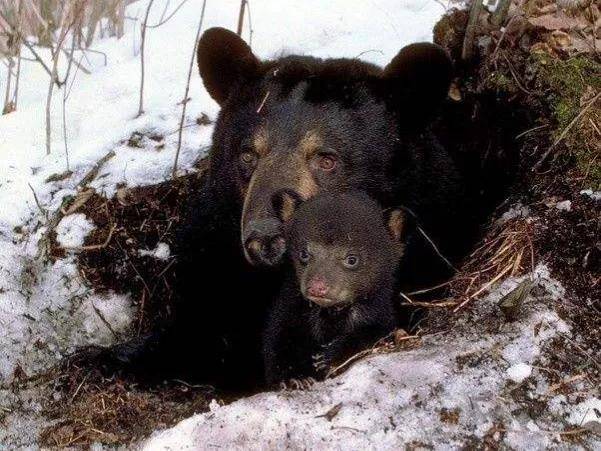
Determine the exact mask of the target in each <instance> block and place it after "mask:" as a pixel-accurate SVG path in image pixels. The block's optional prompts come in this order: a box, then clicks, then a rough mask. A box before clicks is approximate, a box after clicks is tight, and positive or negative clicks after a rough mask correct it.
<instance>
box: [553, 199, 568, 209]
mask: <svg viewBox="0 0 601 451" xmlns="http://www.w3.org/2000/svg"><path fill="white" fill-rule="evenodd" d="M555 208H557V209H558V210H561V211H570V210H571V209H572V201H571V200H562V201H561V202H557V203H556V204H555Z"/></svg>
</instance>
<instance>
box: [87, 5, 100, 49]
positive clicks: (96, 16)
mask: <svg viewBox="0 0 601 451" xmlns="http://www.w3.org/2000/svg"><path fill="white" fill-rule="evenodd" d="M91 4H92V11H91V12H90V17H89V19H88V29H87V32H86V39H85V45H86V48H87V47H89V46H91V45H92V41H94V36H96V27H98V23H99V22H100V20H101V19H102V12H103V9H104V1H102V0H92V2H91Z"/></svg>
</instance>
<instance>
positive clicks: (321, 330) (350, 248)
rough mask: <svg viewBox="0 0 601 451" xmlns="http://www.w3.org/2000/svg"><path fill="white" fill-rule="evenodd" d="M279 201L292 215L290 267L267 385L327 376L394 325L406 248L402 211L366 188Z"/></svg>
mask: <svg viewBox="0 0 601 451" xmlns="http://www.w3.org/2000/svg"><path fill="white" fill-rule="evenodd" d="M274 203H275V202H274ZM286 204H288V205H286ZM277 208H279V209H283V210H284V214H283V215H284V216H286V211H287V214H288V215H289V216H291V219H290V220H289V221H288V225H287V231H286V234H287V241H288V243H289V248H288V253H289V260H290V264H291V268H290V271H289V275H288V278H287V280H286V282H285V283H284V285H283V288H282V290H281V292H280V295H279V296H278V298H277V300H276V301H275V305H274V307H273V309H272V310H271V312H270V314H269V316H268V320H267V325H266V328H265V333H264V342H263V343H264V347H263V356H264V364H265V379H266V383H267V384H268V385H273V384H275V383H277V382H280V381H285V380H288V379H291V378H298V377H307V376H323V375H325V373H326V372H327V370H328V369H329V368H330V367H331V366H332V365H335V364H337V363H341V362H342V361H343V360H344V359H346V358H348V357H350V356H351V355H353V354H355V353H356V352H358V351H360V350H361V349H363V348H365V347H367V346H370V345H372V344H374V343H375V342H376V341H377V340H378V339H380V338H382V337H383V336H385V335H387V334H388V333H389V332H391V331H392V330H393V329H394V327H395V323H396V318H395V306H394V302H395V301H394V299H395V297H396V296H395V294H396V285H397V283H396V271H397V268H398V265H399V262H400V259H401V257H402V255H403V244H402V242H401V236H402V234H403V225H404V215H403V213H402V211H401V210H393V211H390V212H388V213H383V212H382V209H381V208H380V206H379V205H378V204H376V202H375V201H373V200H372V199H371V198H369V197H368V196H367V195H366V194H363V193H360V192H352V193H338V194H323V195H319V196H317V197H315V198H313V199H311V200H309V201H307V202H305V203H303V204H301V205H300V207H298V209H297V210H296V211H294V206H293V205H291V200H290V199H289V201H288V202H278V206H277ZM385 215H386V216H387V218H386V219H385V218H384V216H385Z"/></svg>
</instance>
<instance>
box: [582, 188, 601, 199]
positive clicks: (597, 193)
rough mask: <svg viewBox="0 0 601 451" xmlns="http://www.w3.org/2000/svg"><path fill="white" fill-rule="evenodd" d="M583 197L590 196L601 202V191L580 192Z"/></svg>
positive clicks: (584, 190)
mask: <svg viewBox="0 0 601 451" xmlns="http://www.w3.org/2000/svg"><path fill="white" fill-rule="evenodd" d="M580 194H582V195H583V196H588V197H590V198H591V199H593V200H601V191H593V190H592V189H591V188H589V189H583V190H582V191H580Z"/></svg>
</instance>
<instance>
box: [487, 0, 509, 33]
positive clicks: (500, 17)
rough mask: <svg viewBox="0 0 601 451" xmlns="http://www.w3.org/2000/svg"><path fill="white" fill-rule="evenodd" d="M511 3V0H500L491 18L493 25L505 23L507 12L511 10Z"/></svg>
mask: <svg viewBox="0 0 601 451" xmlns="http://www.w3.org/2000/svg"><path fill="white" fill-rule="evenodd" d="M509 5H511V0H499V4H498V5H497V9H495V12H494V13H493V15H492V18H491V19H490V21H491V22H492V24H493V25H495V26H497V27H500V26H501V25H503V23H504V22H505V19H506V18H507V13H508V12H509Z"/></svg>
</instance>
